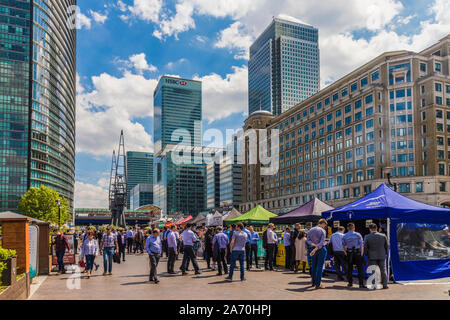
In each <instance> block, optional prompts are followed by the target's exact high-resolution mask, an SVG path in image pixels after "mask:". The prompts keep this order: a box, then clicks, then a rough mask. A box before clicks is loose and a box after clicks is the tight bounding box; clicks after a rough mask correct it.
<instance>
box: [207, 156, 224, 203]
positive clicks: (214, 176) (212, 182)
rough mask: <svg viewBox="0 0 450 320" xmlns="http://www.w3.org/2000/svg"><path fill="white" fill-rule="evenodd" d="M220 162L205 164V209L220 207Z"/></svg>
mask: <svg viewBox="0 0 450 320" xmlns="http://www.w3.org/2000/svg"><path fill="white" fill-rule="evenodd" d="M220 182H221V176H220V164H218V163H215V162H214V163H210V164H208V165H207V166H206V209H209V210H212V209H215V208H219V207H220Z"/></svg>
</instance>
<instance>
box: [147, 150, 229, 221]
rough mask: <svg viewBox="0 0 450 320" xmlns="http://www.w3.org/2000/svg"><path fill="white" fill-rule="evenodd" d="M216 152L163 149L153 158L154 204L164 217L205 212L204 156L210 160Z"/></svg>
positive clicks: (205, 165)
mask: <svg viewBox="0 0 450 320" xmlns="http://www.w3.org/2000/svg"><path fill="white" fill-rule="evenodd" d="M216 152H220V149H219V150H218V149H214V148H202V147H189V146H179V145H178V146H177V145H167V146H166V147H165V148H164V150H163V151H162V152H160V153H159V154H158V155H157V157H156V158H155V164H154V178H153V179H154V183H153V192H154V193H153V199H154V204H155V205H156V206H158V207H159V208H161V210H162V212H163V213H164V214H184V215H193V216H195V215H197V214H199V213H200V212H203V211H205V210H206V167H207V163H206V161H205V160H204V159H205V158H204V155H207V157H208V159H211V158H212V157H214V155H215V154H216ZM180 157H183V161H180ZM189 162H190V163H189Z"/></svg>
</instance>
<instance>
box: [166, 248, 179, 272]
mask: <svg viewBox="0 0 450 320" xmlns="http://www.w3.org/2000/svg"><path fill="white" fill-rule="evenodd" d="M176 259H177V256H176V254H175V249H174V248H169V260H168V261H167V272H174V270H173V268H174V266H175V260H176Z"/></svg>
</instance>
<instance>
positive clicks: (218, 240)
mask: <svg viewBox="0 0 450 320" xmlns="http://www.w3.org/2000/svg"><path fill="white" fill-rule="evenodd" d="M222 230H223V228H222V227H217V234H216V235H215V236H214V238H213V240H212V241H213V245H214V249H215V248H216V247H218V248H219V255H218V257H217V267H218V269H219V273H217V275H218V276H221V275H222V269H223V271H224V273H225V274H228V266H227V262H226V261H225V255H226V252H227V246H228V243H229V241H228V236H227V235H226V234H225V233H223V232H222Z"/></svg>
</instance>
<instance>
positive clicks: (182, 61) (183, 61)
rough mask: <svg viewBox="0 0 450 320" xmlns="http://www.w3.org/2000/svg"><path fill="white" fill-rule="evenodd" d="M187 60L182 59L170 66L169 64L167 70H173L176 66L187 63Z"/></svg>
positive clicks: (170, 63)
mask: <svg viewBox="0 0 450 320" xmlns="http://www.w3.org/2000/svg"><path fill="white" fill-rule="evenodd" d="M186 61H187V60H186V59H185V58H181V59H178V60H177V61H175V62H169V63H168V64H167V66H166V67H167V68H168V69H173V68H175V67H176V66H179V65H180V64H182V63H185V62H186Z"/></svg>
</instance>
